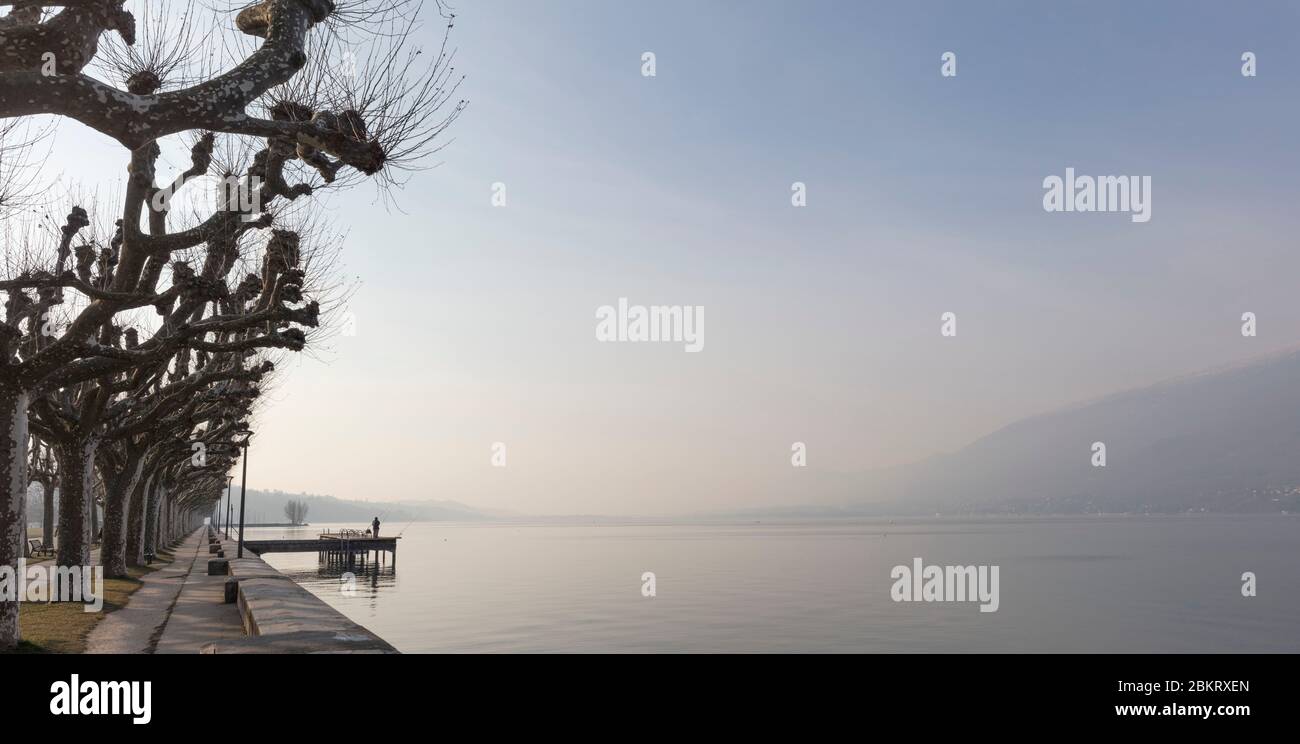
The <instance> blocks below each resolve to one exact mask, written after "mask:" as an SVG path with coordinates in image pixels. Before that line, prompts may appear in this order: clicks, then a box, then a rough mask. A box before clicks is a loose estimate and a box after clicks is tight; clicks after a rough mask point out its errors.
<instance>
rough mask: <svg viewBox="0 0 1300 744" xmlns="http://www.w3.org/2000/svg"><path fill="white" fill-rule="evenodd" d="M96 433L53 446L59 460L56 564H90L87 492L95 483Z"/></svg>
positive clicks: (89, 491) (97, 442)
mask: <svg viewBox="0 0 1300 744" xmlns="http://www.w3.org/2000/svg"><path fill="white" fill-rule="evenodd" d="M98 445H99V439H98V438H97V437H90V438H87V439H80V440H73V441H70V442H66V443H65V442H60V443H58V444H56V445H55V447H54V456H55V457H56V458H58V461H59V480H60V481H61V483H62V485H61V487H60V488H59V554H58V564H59V565H60V566H88V565H90V515H89V514H88V510H87V509H86V502H87V494H89V493H91V490H92V489H93V488H94V487H95V448H96V447H97V446H98Z"/></svg>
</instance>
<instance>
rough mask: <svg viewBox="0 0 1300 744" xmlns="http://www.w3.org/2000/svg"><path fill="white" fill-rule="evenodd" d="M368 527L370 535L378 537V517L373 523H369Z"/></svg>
mask: <svg viewBox="0 0 1300 744" xmlns="http://www.w3.org/2000/svg"><path fill="white" fill-rule="evenodd" d="M370 527H371V534H372V535H374V536H375V537H379V517H375V521H373V522H371V523H370Z"/></svg>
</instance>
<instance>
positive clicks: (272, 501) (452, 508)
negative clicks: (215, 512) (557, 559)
mask: <svg viewBox="0 0 1300 744" xmlns="http://www.w3.org/2000/svg"><path fill="white" fill-rule="evenodd" d="M232 494H233V501H234V513H235V515H234V518H235V519H236V520H237V519H239V484H238V483H236V484H235V485H234V488H233V489H232ZM246 499H247V503H246V504H245V507H244V509H245V514H244V520H245V521H246V522H248V523H252V524H257V523H268V522H270V523H276V522H284V521H285V516H284V505H285V503H286V502H287V501H289V500H290V499H298V500H300V501H306V502H307V521H308V522H309V523H323V522H356V523H357V524H359V525H368V524H370V520H372V519H374V518H375V517H379V519H380V521H382V522H384V523H385V524H389V525H392V524H394V523H406V522H476V521H483V520H487V519H491V517H489V516H488V515H486V514H484V513H482V512H480V511H477V510H475V509H473V508H471V507H469V506H466V505H464V504H459V503H456V502H454V501H392V502H385V501H369V502H367V501H350V500H347V499H337V498H334V497H333V496H320V495H317V494H309V493H288V492H285V491H259V490H257V489H253V488H250V489H248V495H247V496H246ZM222 504H223V505H224V504H225V500H224V497H223V500H222Z"/></svg>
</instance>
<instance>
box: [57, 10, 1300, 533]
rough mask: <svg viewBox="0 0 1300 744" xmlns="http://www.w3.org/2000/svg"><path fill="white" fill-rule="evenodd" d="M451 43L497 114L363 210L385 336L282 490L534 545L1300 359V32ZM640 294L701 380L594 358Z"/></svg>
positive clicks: (839, 29)
mask: <svg viewBox="0 0 1300 744" xmlns="http://www.w3.org/2000/svg"><path fill="white" fill-rule="evenodd" d="M457 11H458V18H457V22H456V28H455V30H454V32H453V43H454V44H455V45H456V46H457V47H458V49H459V51H458V62H457V69H458V71H460V72H463V73H464V74H465V75H466V76H467V80H466V82H465V84H464V86H463V88H462V91H461V92H462V93H463V95H464V97H466V98H468V99H469V100H470V105H469V108H468V109H467V111H466V112H465V114H464V115H463V116H462V117H461V119H460V120H459V121H458V122H457V123H456V125H455V126H454V128H453V130H452V131H451V132H450V137H449V139H454V142H452V143H451V144H450V145H449V146H448V147H447V148H446V149H445V150H444V151H443V152H442V153H441V154H440V155H439V158H438V159H439V161H441V162H442V163H443V164H442V165H441V166H440V167H438V168H436V169H433V170H430V171H427V172H424V173H421V174H418V175H417V176H416V177H415V178H414V179H413V180H412V182H411V183H410V185H409V186H408V187H407V188H406V190H405V191H404V192H403V193H400V194H398V195H397V200H398V202H399V204H400V206H401V208H402V209H403V210H404V213H403V212H401V211H397V210H392V209H385V207H384V206H383V205H382V204H381V203H374V202H373V201H372V190H371V189H370V188H369V187H368V186H362V187H360V188H358V189H357V190H355V191H354V192H352V193H353V198H352V199H351V200H350V201H349V202H348V203H340V204H339V205H338V206H339V207H340V208H339V209H338V210H337V213H336V215H335V216H336V217H337V219H338V220H339V222H340V224H342V225H345V226H348V227H349V228H350V235H349V239H348V242H347V245H346V249H345V255H346V261H347V265H348V266H347V268H348V273H349V274H354V275H357V276H359V277H361V279H362V281H363V284H362V286H361V288H360V290H359V292H358V293H357V294H356V296H355V298H354V301H353V304H352V309H353V311H354V312H355V315H356V319H357V325H356V335H355V337H347V338H340V339H337V340H336V342H335V343H334V348H333V350H332V351H331V352H329V353H326V354H324V357H325V360H326V361H325V362H321V361H314V360H310V359H303V360H302V361H300V362H298V363H294V364H292V365H287V366H288V367H291V368H292V369H291V373H290V375H289V376H288V378H287V379H286V380H285V381H284V383H283V384H282V385H281V386H280V389H279V390H278V391H277V392H276V394H275V396H274V397H275V400H274V405H272V406H271V407H269V408H268V409H267V410H266V412H265V414H264V415H263V417H262V419H261V421H260V422H259V425H258V434H257V436H256V437H255V438H254V440H253V447H252V453H251V459H250V474H249V481H250V485H252V486H255V487H262V488H280V489H285V490H289V491H309V492H315V493H327V494H333V495H336V496H339V497H345V498H365V499H370V500H390V499H421V498H436V499H454V500H457V501H461V502H464V503H467V504H470V505H472V506H477V507H483V508H492V509H509V510H515V511H519V512H525V513H536V514H542V513H578V512H584V513H604V514H666V513H675V512H683V511H695V510H711V509H724V508H732V507H750V506H761V505H769V504H811V503H817V502H818V501H819V494H818V493H817V492H816V489H815V488H809V487H808V482H810V481H811V480H812V479H810V478H808V477H807V476H808V473H809V472H813V471H822V473H823V474H825V473H826V472H828V471H829V472H855V471H860V470H864V469H868V468H872V467H878V466H885V465H891V464H897V463H903V462H907V461H912V460H916V459H920V458H923V457H925V456H927V455H930V454H933V453H935V452H938V451H943V450H950V449H954V448H957V447H960V446H962V445H964V444H966V443H968V442H969V441H971V440H973V439H975V438H977V437H979V436H981V435H983V434H986V433H988V432H990V431H992V430H994V429H997V428H999V427H1000V426H1002V425H1004V424H1006V423H1009V422H1011V421H1014V420H1016V419H1018V418H1022V417H1024V416H1026V415H1030V414H1034V413H1040V412H1043V411H1046V410H1050V409H1053V408H1057V407H1060V406H1062V405H1065V404H1068V403H1073V402H1077V401H1080V400H1084V399H1088V398H1093V397H1097V396H1100V395H1103V394H1106V393H1109V392H1113V391H1116V390H1119V389H1123V388H1128V387H1133V386H1138V385H1143V384H1147V383H1150V382H1154V381H1157V380H1160V379H1162V378H1166V377H1170V376H1174V375H1178V374H1183V373H1188V372H1194V371H1198V370H1201V369H1203V368H1207V367H1212V366H1217V365H1221V364H1225V363H1230V362H1233V361H1238V360H1242V359H1247V358H1250V357H1254V356H1258V355H1261V354H1264V353H1267V352H1269V351H1272V350H1276V349H1278V348H1281V347H1284V346H1289V345H1292V344H1295V343H1296V342H1298V341H1300V303H1298V302H1297V301H1296V297H1297V294H1298V292H1297V289H1296V276H1297V275H1300V256H1298V255H1297V252H1296V250H1295V235H1296V234H1297V230H1296V228H1297V223H1298V222H1300V209H1297V207H1296V204H1297V196H1300V188H1297V186H1296V173H1298V172H1300V148H1297V147H1296V146H1295V136H1296V121H1297V120H1298V119H1297V115H1298V114H1300V96H1298V95H1297V93H1300V71H1298V70H1297V68H1296V63H1295V60H1296V57H1297V52H1300V49H1297V44H1296V41H1295V40H1296V38H1297V37H1296V35H1295V29H1296V28H1297V25H1298V24H1300V10H1297V8H1296V6H1294V5H1289V4H1285V3H1277V4H1266V3H1258V4H1255V3H1252V4H1251V6H1250V7H1249V8H1244V7H1241V5H1240V4H1235V3H1215V4H1208V3H1206V4H1199V3H1177V4H1174V3H1166V4H1161V6H1157V4H1154V3H1138V4H1133V3H1125V2H1119V3H1091V2H1090V3H1076V4H1068V5H1067V4H1065V3H969V2H956V3H920V2H915V3H894V4H878V3H867V2H840V3H829V2H809V3H791V2H726V3H724V2H712V1H703V2H701V1H697V2H655V3H633V2H613V1H602V2H595V1H593V2H553V3H537V2H525V1H524V0H511V1H508V2H501V1H475V2H468V1H463V2H461V3H460V5H459V7H458V8H457ZM427 15H428V16H429V23H428V27H427V28H426V30H425V33H424V34H423V36H424V37H425V41H426V43H427V45H428V46H429V47H436V43H437V40H438V38H439V37H440V35H441V25H440V23H438V19H437V18H436V16H434V15H433V14H432V13H428V14H427ZM646 51H650V52H653V53H654V54H655V55H656V73H657V74H656V76H655V77H649V78H647V77H643V76H642V74H641V68H642V61H641V60H642V54H643V52H646ZM947 51H952V52H955V53H956V55H957V59H958V63H957V71H958V74H957V76H956V77H954V78H945V77H941V75H940V65H941V60H940V57H941V55H942V54H943V53H944V52H947ZM1245 51H1252V52H1254V53H1255V54H1256V55H1257V59H1258V75H1257V76H1256V77H1253V78H1252V77H1243V76H1242V75H1241V66H1242V62H1241V56H1242V53H1243V52H1245ZM60 137H61V140H60V152H59V155H58V157H57V159H56V161H57V162H58V163H60V164H61V165H62V168H63V170H64V172H65V174H66V176H67V180H69V181H71V180H72V179H74V178H80V180H83V181H91V182H94V181H95V179H96V178H103V179H107V181H108V182H110V183H111V182H112V181H113V180H114V179H117V180H120V178H121V176H120V175H119V174H122V173H123V170H122V168H123V166H124V163H125V155H123V162H122V163H121V164H113V163H107V164H103V163H101V164H98V165H97V166H91V165H89V161H90V158H89V157H88V156H89V155H90V154H91V153H93V152H94V149H93V143H94V142H96V141H97V136H96V135H91V134H88V133H86V131H85V130H84V129H82V128H80V127H78V126H77V125H75V124H67V125H65V126H64V128H63V129H62V130H61V132H60ZM92 167H102V168H108V170H106V171H103V173H97V174H96V175H94V176H90V175H85V174H86V173H87V172H88V169H89V168H92ZM1066 167H1073V168H1074V169H1075V170H1076V171H1077V172H1078V173H1080V174H1088V175H1094V176H1101V175H1120V174H1123V175H1136V176H1150V177H1151V179H1152V189H1153V194H1152V212H1151V214H1152V217H1151V220H1150V221H1149V222H1147V223H1144V224H1139V223H1134V222H1132V221H1130V219H1129V217H1128V215H1126V214H1103V213H1094V214H1077V213H1075V214H1061V213H1047V212H1045V211H1044V210H1043V207H1042V198H1043V193H1044V190H1043V187H1042V182H1043V179H1044V178H1045V177H1046V176H1049V175H1053V174H1055V175H1064V172H1065V168H1066ZM105 174H106V175H105ZM795 181H801V182H803V183H805V184H806V185H807V200H808V203H807V206H806V207H803V208H796V207H793V206H792V205H791V201H790V197H791V184H792V183H793V182H795ZM497 182H500V183H503V184H505V186H506V195H507V205H508V206H506V207H494V206H492V204H491V197H492V185H493V184H494V183H497ZM620 297H627V298H628V299H629V301H630V302H631V303H633V304H646V305H651V304H673V305H693V306H703V307H704V308H705V318H706V322H705V348H704V350H703V351H702V352H700V353H694V354H691V353H685V352H684V351H683V350H682V344H672V343H643V344H631V343H621V344H620V343H598V342H597V341H596V337H595V325H596V318H595V313H596V308H598V307H599V306H602V305H614V304H616V303H617V302H618V299H619V298H620ZM948 311H951V312H955V313H956V314H957V316H958V325H957V327H958V334H957V336H956V337H955V338H944V337H942V336H941V335H940V332H939V331H940V315H941V314H942V313H944V312H948ZM1247 311H1250V312H1254V313H1256V314H1257V316H1258V319H1259V321H1258V322H1259V336H1258V337H1257V338H1243V337H1242V335H1241V333H1240V325H1241V321H1240V316H1241V314H1242V313H1243V312H1247ZM498 441H499V442H503V443H504V444H505V445H506V448H507V449H506V456H507V466H506V467H504V468H496V467H493V466H492V464H491V459H490V458H491V455H492V451H491V447H492V444H493V443H494V442H498ZM795 441H802V442H806V443H807V447H808V465H809V467H808V468H807V469H806V470H804V471H799V470H796V469H794V468H792V467H791V466H790V447H791V443H792V442H795ZM801 478H803V479H806V480H804V481H801ZM865 495H866V494H864V496H865Z"/></svg>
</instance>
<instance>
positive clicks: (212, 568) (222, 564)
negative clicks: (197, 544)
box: [208, 558, 230, 576]
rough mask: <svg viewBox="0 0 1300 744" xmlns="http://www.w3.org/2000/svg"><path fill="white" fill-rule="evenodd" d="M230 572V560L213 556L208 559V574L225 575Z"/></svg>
mask: <svg viewBox="0 0 1300 744" xmlns="http://www.w3.org/2000/svg"><path fill="white" fill-rule="evenodd" d="M229 573H230V561H228V560H226V559H225V558H213V559H212V560H210V561H208V576H225V575H227V574H229Z"/></svg>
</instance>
